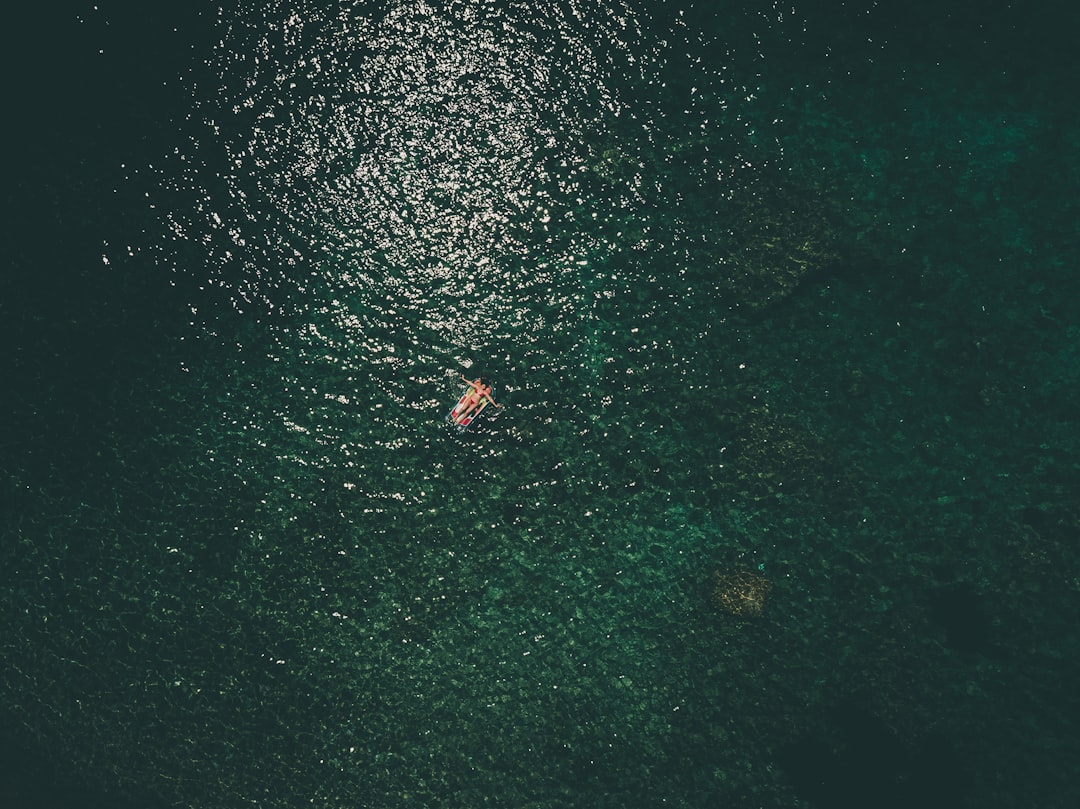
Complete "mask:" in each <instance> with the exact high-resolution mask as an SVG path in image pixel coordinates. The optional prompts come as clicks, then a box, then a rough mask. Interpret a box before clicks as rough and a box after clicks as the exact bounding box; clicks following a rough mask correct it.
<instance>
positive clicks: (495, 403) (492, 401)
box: [484, 393, 502, 407]
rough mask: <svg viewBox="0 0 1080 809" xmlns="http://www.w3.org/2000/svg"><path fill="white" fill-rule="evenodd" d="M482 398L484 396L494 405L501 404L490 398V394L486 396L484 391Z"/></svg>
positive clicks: (499, 405)
mask: <svg viewBox="0 0 1080 809" xmlns="http://www.w3.org/2000/svg"><path fill="white" fill-rule="evenodd" d="M484 398H485V399H487V400H488V401H489V402H491V403H492V404H493V405H495V406H496V407H502V405H501V404H499V403H498V402H496V401H495V400H494V399H492V398H491V397H490V396H488V395H487V394H486V393H485V394H484Z"/></svg>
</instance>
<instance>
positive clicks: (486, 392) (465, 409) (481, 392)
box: [454, 374, 502, 424]
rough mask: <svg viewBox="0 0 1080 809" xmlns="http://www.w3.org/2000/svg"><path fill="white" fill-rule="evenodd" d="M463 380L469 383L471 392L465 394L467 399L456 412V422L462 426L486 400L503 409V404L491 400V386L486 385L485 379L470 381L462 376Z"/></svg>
mask: <svg viewBox="0 0 1080 809" xmlns="http://www.w3.org/2000/svg"><path fill="white" fill-rule="evenodd" d="M461 379H462V380H463V381H464V382H466V383H468V385H469V386H470V387H469V390H468V392H466V394H465V399H464V400H463V401H462V402H461V404H460V405H459V406H458V407H457V408H455V410H454V421H455V422H456V423H458V424H460V423H461V422H462V421H463V420H464V419H466V418H468V417H469V414H470V413H472V412H473V411H474V410H476V409H477V408H478V407H480V403H481V402H483V401H484V400H485V399H486V400H487V401H489V402H491V404H493V405H495V406H496V407H502V405H501V404H499V403H498V402H496V401H495V400H494V399H492V398H491V386H490V385H487V384H485V383H484V381H483V379H481V378H479V377H477V378H476V379H475V380H470V379H469V378H468V377H466V376H465V374H462V375H461Z"/></svg>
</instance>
